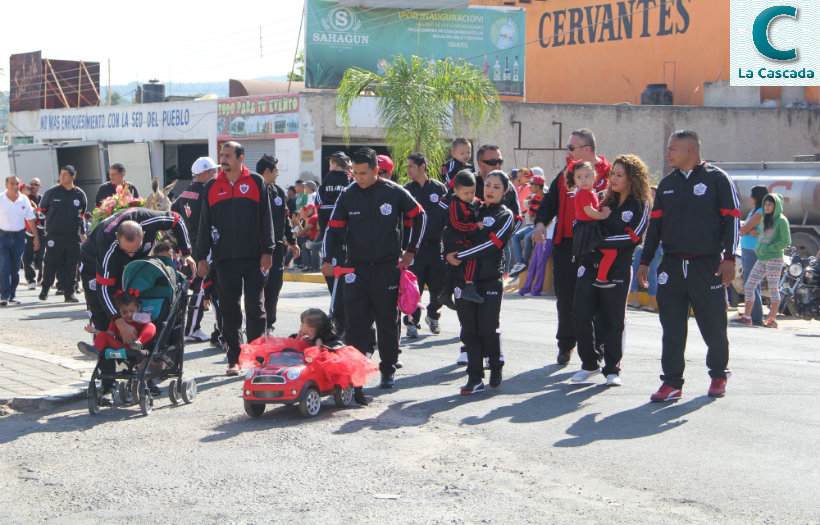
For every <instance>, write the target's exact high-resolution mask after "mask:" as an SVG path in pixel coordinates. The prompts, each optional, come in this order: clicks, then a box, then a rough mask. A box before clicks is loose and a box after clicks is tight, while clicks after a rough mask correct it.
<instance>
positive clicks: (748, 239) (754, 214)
mask: <svg viewBox="0 0 820 525" xmlns="http://www.w3.org/2000/svg"><path fill="white" fill-rule="evenodd" d="M768 193H769V189H768V188H767V187H766V186H762V185H757V186H754V187H752V191H751V194H750V195H749V204H751V206H752V209H751V211H749V215H747V216H746V222H744V223H743V224H742V225H741V226H740V235H741V237H740V264H741V268H743V286H744V288H745V287H746V281H748V280H749V275H751V273H752V268H754V265H755V263H756V262H757V254H756V253H755V248H757V225H758V224H760V221H761V220H762V219H763V198H764V197H765V196H766V195H767V194H768ZM750 314H751V319H752V324H753V325H755V326H763V301H762V299H761V297H760V286H757V287H756V288H755V289H754V304H753V305H752V310H751V312H750ZM742 320H743V314H741V313H739V314H737V317H733V318H732V319H730V321H731V322H733V323H739V322H740V321H742Z"/></svg>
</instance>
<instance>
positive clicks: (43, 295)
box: [37, 290, 48, 301]
mask: <svg viewBox="0 0 820 525" xmlns="http://www.w3.org/2000/svg"><path fill="white" fill-rule="evenodd" d="M37 297H38V298H39V299H40V300H41V301H45V300H46V299H48V290H43V291H42V292H40V295H38V296H37Z"/></svg>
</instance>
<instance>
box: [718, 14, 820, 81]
mask: <svg viewBox="0 0 820 525" xmlns="http://www.w3.org/2000/svg"><path fill="white" fill-rule="evenodd" d="M730 10H731V15H730V18H731V23H730V26H731V27H730V30H731V33H730V39H729V40H730V66H731V69H730V71H731V76H730V82H729V83H730V85H732V86H812V85H817V81H816V80H814V79H815V77H817V76H818V74H820V2H817V0H785V1H784V0H780V1H779V2H778V1H771V0H768V1H766V0H731V4H730Z"/></svg>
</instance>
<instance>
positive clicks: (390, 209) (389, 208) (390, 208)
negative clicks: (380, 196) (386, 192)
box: [379, 203, 393, 215]
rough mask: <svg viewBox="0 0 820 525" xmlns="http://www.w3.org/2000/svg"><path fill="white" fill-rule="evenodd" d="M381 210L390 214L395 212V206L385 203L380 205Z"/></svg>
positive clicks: (384, 213) (383, 213) (385, 213)
mask: <svg viewBox="0 0 820 525" xmlns="http://www.w3.org/2000/svg"><path fill="white" fill-rule="evenodd" d="M379 211H380V212H382V215H390V214H391V213H393V206H391V205H389V204H387V203H384V204H382V205H381V206H380V207H379Z"/></svg>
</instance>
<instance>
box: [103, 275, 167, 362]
mask: <svg viewBox="0 0 820 525" xmlns="http://www.w3.org/2000/svg"><path fill="white" fill-rule="evenodd" d="M114 302H115V303H116V304H117V309H119V311H120V317H122V319H124V320H125V322H126V323H128V324H129V325H131V326H133V327H134V329H135V330H136V331H137V340H136V341H134V342H133V343H131V344H130V345H126V344H125V343H123V342H122V340H121V339H120V337H121V336H120V331H119V329H118V328H117V325H116V324H114V321H116V318H115V319H112V320H111V324H110V325H109V326H108V330H107V331H105V332H99V333H98V334H97V335H96V337H94V347H95V348H96V349H97V350H98V351H99V352H100V353H101V354H104V355H105V359H128V360H130V361H134V362H137V363H139V362H140V361H142V360H143V359H145V358H146V357H148V351H147V350H145V349H143V346H144V345H145V344H146V343H148V341H150V340H151V339H153V338H154V335H155V334H156V333H157V327H156V325H154V323H152V322H151V320H150V316H148V319H140V315H142V314H138V312H139V311H140V307H141V306H142V303H141V302H140V299H139V291H138V290H133V289H129V290H128V291H127V292H123V291H119V292H117V293H116V294H115V295H114ZM145 315H146V316H147V314H145ZM135 317H136V318H137V319H135Z"/></svg>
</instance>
